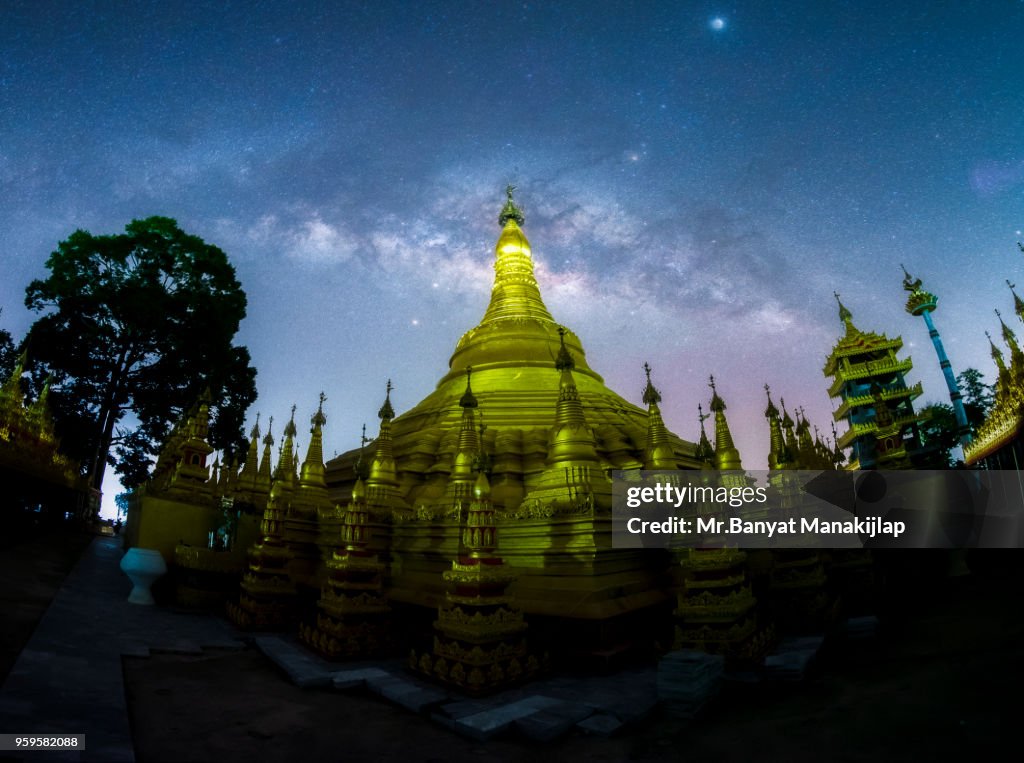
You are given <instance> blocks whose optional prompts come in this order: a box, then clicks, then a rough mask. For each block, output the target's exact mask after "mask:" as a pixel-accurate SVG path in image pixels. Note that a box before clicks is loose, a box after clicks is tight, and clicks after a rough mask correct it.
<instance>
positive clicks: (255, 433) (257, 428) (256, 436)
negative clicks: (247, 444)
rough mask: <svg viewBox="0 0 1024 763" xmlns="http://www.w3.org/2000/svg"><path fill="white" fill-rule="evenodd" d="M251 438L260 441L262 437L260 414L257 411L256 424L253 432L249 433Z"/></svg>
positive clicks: (253, 426)
mask: <svg viewBox="0 0 1024 763" xmlns="http://www.w3.org/2000/svg"><path fill="white" fill-rule="evenodd" d="M249 437H250V438H251V439H254V440H258V439H259V437H260V412H259V411H256V423H255V424H253V425H252V430H250V432H249Z"/></svg>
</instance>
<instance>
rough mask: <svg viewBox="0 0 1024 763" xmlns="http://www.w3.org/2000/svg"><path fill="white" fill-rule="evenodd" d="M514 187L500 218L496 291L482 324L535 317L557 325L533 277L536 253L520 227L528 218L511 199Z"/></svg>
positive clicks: (511, 188)
mask: <svg viewBox="0 0 1024 763" xmlns="http://www.w3.org/2000/svg"><path fill="white" fill-rule="evenodd" d="M514 191H515V186H512V185H510V186H508V187H507V188H506V189H505V195H506V201H505V206H504V207H502V209H501V213H500V214H499V215H498V223H499V224H500V225H501V235H500V236H499V237H498V243H497V245H496V246H495V259H494V288H493V289H492V290H491V302H490V304H489V305H488V306H487V312H486V313H484V319H483V321H481V323H482V324H485V323H488V322H490V321H496V320H501V319H503V318H512V317H515V318H535V319H539V320H542V321H547V322H549V323H554V319H553V318H552V317H551V313H549V312H548V309H547V307H546V306H545V305H544V300H543V299H541V296H540V287H539V286H538V285H537V279H536V278H535V277H534V274H533V253H532V250H531V248H530V242H529V240H527V238H526V234H524V233H523V231H522V229H521V227H520V226H522V225H523V222H524V220H525V218H524V217H523V212H522V209H521V208H520V207H519V206H518V205H517V204H516V202H515V200H514V199H513V198H512V194H513V192H514Z"/></svg>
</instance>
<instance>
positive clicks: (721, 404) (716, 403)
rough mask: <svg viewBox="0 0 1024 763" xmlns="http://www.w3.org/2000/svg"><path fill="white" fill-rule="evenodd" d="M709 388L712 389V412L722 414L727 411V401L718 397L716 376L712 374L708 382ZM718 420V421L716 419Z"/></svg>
mask: <svg viewBox="0 0 1024 763" xmlns="http://www.w3.org/2000/svg"><path fill="white" fill-rule="evenodd" d="M708 386H709V387H711V410H712V411H713V412H714V413H720V412H721V411H724V410H725V401H724V400H722V398H721V397H719V396H718V390H717V389H716V388H715V376H714V374H712V375H711V376H710V378H709V381H708ZM716 420H717V419H716Z"/></svg>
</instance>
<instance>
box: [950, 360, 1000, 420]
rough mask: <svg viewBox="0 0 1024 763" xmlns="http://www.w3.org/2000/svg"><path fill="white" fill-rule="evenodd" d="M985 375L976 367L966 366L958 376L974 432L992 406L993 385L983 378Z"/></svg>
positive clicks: (957, 379)
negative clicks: (986, 382)
mask: <svg viewBox="0 0 1024 763" xmlns="http://www.w3.org/2000/svg"><path fill="white" fill-rule="evenodd" d="M984 378H985V375H984V374H983V373H982V372H981V371H979V370H978V369H976V368H966V369H964V371H963V373H961V374H960V375H959V376H957V377H956V381H957V384H958V385H959V386H960V393H961V394H962V395H963V403H964V412H965V413H966V414H967V423H968V424H970V426H971V431H972V432H977V431H978V428H979V427H980V426H981V425H982V423H984V421H985V417H986V416H988V412H989V411H990V410H991V408H992V403H993V395H992V387H991V386H990V385H988V384H985V382H984V381H982V379H984Z"/></svg>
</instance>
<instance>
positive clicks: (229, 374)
mask: <svg viewBox="0 0 1024 763" xmlns="http://www.w3.org/2000/svg"><path fill="white" fill-rule="evenodd" d="M46 266H47V268H48V269H49V270H50V275H49V277H47V278H46V279H45V280H36V281H33V282H32V283H31V284H29V286H28V288H27V289H26V292H25V293H26V296H25V304H26V305H27V306H28V307H29V308H30V309H32V310H35V311H38V312H42V313H43V315H42V316H41V317H40V318H39V319H38V320H37V321H36V322H35V323H34V324H33V325H32V328H31V329H30V331H29V341H30V348H31V349H30V355H31V362H32V368H33V374H34V377H35V381H36V383H37V384H38V383H39V382H40V380H41V379H42V377H44V376H45V375H48V374H49V375H52V385H51V390H52V392H51V400H52V401H53V408H54V419H55V422H56V424H57V427H58V433H59V434H60V435H61V438H62V444H63V446H64V449H65V450H66V451H67V452H68V454H69V455H71V456H72V457H74V458H76V459H78V460H80V461H82V462H83V466H84V469H85V470H86V472H87V473H88V474H89V477H90V481H91V483H92V485H93V486H94V487H97V488H99V487H100V486H101V484H102V482H103V473H104V470H105V467H106V466H107V464H110V465H113V466H115V468H116V469H117V471H118V473H120V474H121V476H122V480H121V481H122V483H123V484H124V485H125V486H126V487H133V486H135V485H137V484H139V483H140V482H142V481H143V480H144V479H145V478H146V475H147V473H148V467H149V465H150V454H152V453H154V452H155V450H156V449H157V448H158V447H159V445H160V443H161V442H162V441H163V440H164V439H165V438H166V436H167V434H168V431H169V429H170V426H171V425H172V424H173V422H174V421H175V420H176V419H177V418H178V417H179V416H180V415H181V413H182V411H183V410H185V409H187V408H188V407H189V406H190V405H191V404H192V403H193V402H195V400H196V399H197V398H198V396H199V395H200V393H201V392H202V390H203V389H204V388H205V387H209V388H210V390H211V392H212V395H213V406H212V421H211V427H210V441H211V444H212V445H213V446H214V447H216V448H219V449H223V450H226V451H228V452H229V453H236V452H238V451H239V449H240V448H244V447H245V439H244V433H243V431H242V424H243V421H244V418H245V411H246V409H247V408H248V406H249V405H250V404H251V403H252V401H253V400H254V399H255V397H256V388H255V378H256V371H255V369H254V368H252V367H251V366H250V364H249V362H250V356H249V351H248V350H247V349H246V348H245V347H237V346H234V345H233V343H232V342H233V339H234V336H235V333H236V332H237V331H238V326H239V322H240V321H241V320H242V318H244V317H245V306H246V298H245V293H244V292H243V291H242V288H241V285H240V284H239V282H238V280H237V279H236V278H235V270H234V268H233V267H232V266H231V264H230V263H229V262H228V258H227V256H226V255H225V254H224V252H223V251H221V250H220V249H218V248H217V247H215V246H211V245H209V244H207V243H206V242H204V241H203V240H202V239H201V238H199V237H197V236H191V235H188V234H186V233H185V232H184V231H182V230H181V229H180V228H179V227H178V224H177V223H176V222H175V221H174V220H171V219H169V218H166V217H150V218H148V219H145V220H133V221H132V222H131V223H130V224H129V225H128V226H127V227H126V228H125V232H124V233H122V234H118V235H112V236H94V235H92V234H91V233H88V232H87V231H82V230H79V231H75V232H74V233H73V234H71V236H70V237H69V238H68V239H67V240H66V241H62V242H61V243H60V244H59V245H58V248H57V250H56V251H55V252H53V253H52V254H51V255H50V257H49V259H48V260H47V262H46ZM112 451H113V452H112ZM243 452H244V451H243ZM115 455H116V458H115V457H114V456H115Z"/></svg>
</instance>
